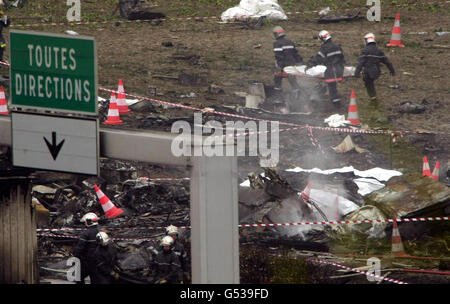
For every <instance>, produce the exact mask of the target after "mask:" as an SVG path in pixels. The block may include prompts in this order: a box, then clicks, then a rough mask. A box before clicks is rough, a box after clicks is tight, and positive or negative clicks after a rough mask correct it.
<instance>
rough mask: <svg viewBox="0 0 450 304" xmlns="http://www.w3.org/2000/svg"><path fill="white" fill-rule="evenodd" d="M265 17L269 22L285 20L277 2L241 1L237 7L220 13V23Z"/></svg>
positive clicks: (274, 0)
mask: <svg viewBox="0 0 450 304" xmlns="http://www.w3.org/2000/svg"><path fill="white" fill-rule="evenodd" d="M263 16H264V17H266V18H267V19H271V20H287V16H286V14H285V13H284V10H283V9H282V8H281V6H280V5H279V4H278V1H277V0H241V2H240V3H239V5H238V6H235V7H232V8H229V9H227V10H226V11H225V12H223V13H222V15H221V16H220V18H221V19H222V21H233V20H245V19H248V18H260V17H263Z"/></svg>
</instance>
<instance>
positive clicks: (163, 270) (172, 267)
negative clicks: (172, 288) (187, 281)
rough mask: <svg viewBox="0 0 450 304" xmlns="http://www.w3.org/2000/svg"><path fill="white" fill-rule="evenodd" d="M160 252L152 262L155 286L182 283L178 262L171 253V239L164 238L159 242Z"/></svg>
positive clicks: (181, 273) (176, 257) (168, 237)
mask: <svg viewBox="0 0 450 304" xmlns="http://www.w3.org/2000/svg"><path fill="white" fill-rule="evenodd" d="M160 245H161V250H160V251H159V253H158V254H157V255H156V258H155V260H154V270H155V271H154V281H155V283H156V284H170V283H180V282H181V283H183V272H182V270H181V265H180V260H179V259H178V256H177V255H176V254H175V253H174V252H173V251H172V246H173V238H172V237H170V236H168V235H167V236H165V237H163V238H162V240H161V244H160Z"/></svg>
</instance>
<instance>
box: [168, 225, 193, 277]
mask: <svg viewBox="0 0 450 304" xmlns="http://www.w3.org/2000/svg"><path fill="white" fill-rule="evenodd" d="M166 234H167V235H168V236H170V237H172V238H173V245H172V251H173V252H174V253H175V254H176V255H177V257H178V259H179V260H180V265H181V270H183V274H184V275H183V278H184V280H189V277H190V276H189V271H188V269H187V263H186V259H187V254H186V251H185V250H184V246H183V244H182V243H181V241H180V240H179V239H178V238H179V233H178V228H177V227H175V226H173V225H170V226H168V227H166Z"/></svg>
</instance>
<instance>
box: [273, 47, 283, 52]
mask: <svg viewBox="0 0 450 304" xmlns="http://www.w3.org/2000/svg"><path fill="white" fill-rule="evenodd" d="M273 51H274V52H282V51H283V49H282V48H274V49H273Z"/></svg>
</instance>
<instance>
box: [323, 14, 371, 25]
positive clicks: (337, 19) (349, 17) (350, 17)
mask: <svg viewBox="0 0 450 304" xmlns="http://www.w3.org/2000/svg"><path fill="white" fill-rule="evenodd" d="M360 12H361V11H358V12H357V13H356V14H353V15H351V14H347V15H335V16H329V15H328V13H326V14H323V15H320V14H319V16H320V18H319V19H317V23H319V24H323V23H336V22H341V21H355V20H361V19H364V17H361V16H359V14H360Z"/></svg>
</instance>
